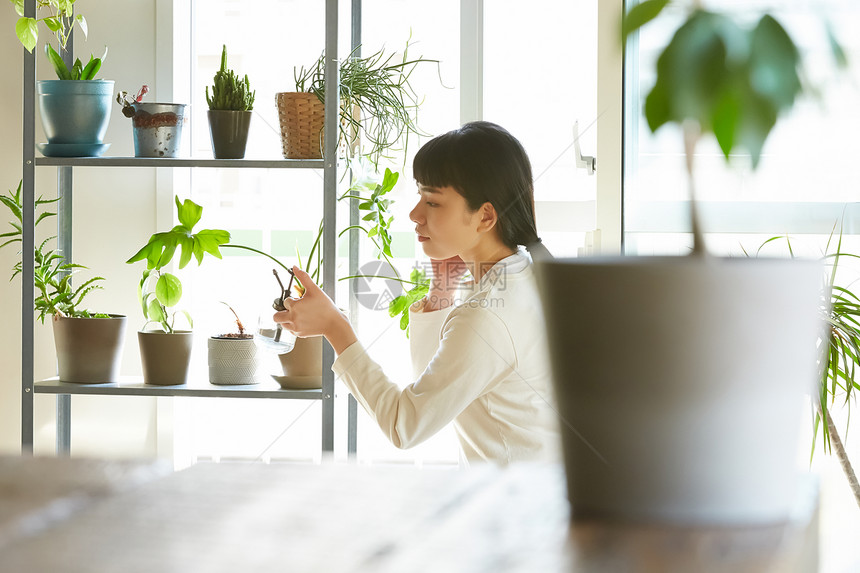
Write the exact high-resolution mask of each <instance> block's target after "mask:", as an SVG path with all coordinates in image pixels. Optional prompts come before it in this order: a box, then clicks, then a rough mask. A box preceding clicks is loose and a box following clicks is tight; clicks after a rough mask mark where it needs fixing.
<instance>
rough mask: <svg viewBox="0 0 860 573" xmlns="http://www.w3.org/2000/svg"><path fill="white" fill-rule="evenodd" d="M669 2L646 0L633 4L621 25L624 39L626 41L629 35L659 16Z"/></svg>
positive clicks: (666, 0)
mask: <svg viewBox="0 0 860 573" xmlns="http://www.w3.org/2000/svg"><path fill="white" fill-rule="evenodd" d="M668 4H669V0H645V2H641V3H639V4H636V5H635V6H633V7H632V8H631V9H630V11H629V12H627V15H626V16H625V17H624V20H623V23H622V25H621V39H622V41H626V40H627V36H629V35H630V34H631V33H633V32H635V31H636V30H638V29H639V28H641V27H642V26H644V25H645V24H647V23H648V22H650V21H651V20H653V19H654V18H656V17H657V16H659V15H660V13H661V12H662V11H663V8H665V7H666V6H667V5H668Z"/></svg>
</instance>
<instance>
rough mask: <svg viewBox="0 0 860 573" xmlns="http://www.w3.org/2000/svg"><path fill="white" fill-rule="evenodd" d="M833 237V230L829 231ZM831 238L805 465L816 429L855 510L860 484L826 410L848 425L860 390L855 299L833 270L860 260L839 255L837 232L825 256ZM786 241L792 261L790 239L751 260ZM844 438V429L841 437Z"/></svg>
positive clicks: (858, 303)
mask: <svg viewBox="0 0 860 573" xmlns="http://www.w3.org/2000/svg"><path fill="white" fill-rule="evenodd" d="M834 233H835V227H834ZM834 233H831V235H830V237H829V238H828V240H827V246H826V248H825V254H824V262H825V264H826V266H827V267H828V272H827V276H826V278H825V282H824V286H823V288H822V292H821V306H820V309H821V318H822V320H823V321H824V322H825V324H826V325H827V330H826V336H827V339H826V340H822V343H823V344H826V346H825V348H823V349H822V352H821V359H820V362H819V368H818V380H819V385H818V391H817V394H816V396H815V397H813V435H812V451H811V453H810V463H811V462H812V456H813V455H814V453H815V443H816V441H817V439H818V433H819V429H820V430H821V437H822V440H823V444H824V445H823V448H824V451H825V452H826V453H829V454H833V453H834V452H835V454H836V458H837V459H838V460H839V465H840V466H841V467H842V471H843V473H845V477H846V478H847V479H848V485H849V487H850V488H851V491H852V493H853V494H854V499H855V500H856V501H857V504H858V506H860V482H858V480H857V475H856V474H855V473H854V468H853V466H852V465H851V461H850V460H849V459H848V454H847V452H846V450H845V445H844V443H843V441H842V438H841V437H840V436H839V431H838V429H837V427H836V424H835V423H834V421H833V418H832V416H831V415H830V411H831V410H832V408H833V407H835V406H837V401H838V403H839V405H841V406H842V407H845V408H847V409H848V412H849V420H850V411H851V402H852V399H856V394H853V393H854V392H856V391H858V390H860V383H858V380H857V374H860V372H858V368H860V297H858V295H857V294H855V293H854V292H853V291H852V290H851V288H850V285H849V286H842V285H839V284H837V282H836V281H837V270H838V269H839V263H840V260H841V259H844V258H849V259H860V256H858V255H855V254H853V253H846V252H844V251H843V250H842V233H841V231H840V233H839V235H838V239H837V242H836V248H835V251H834V252H832V253H831V252H830V246H831V242H832V240H833V236H834ZM782 239H785V242H786V245H787V247H788V251H789V254H790V255H791V256H792V258H793V257H794V251H793V249H792V247H791V240H790V239H789V238H788V237H787V236H786V237H771V238H770V239H768V240H767V241H765V242H764V243H762V245H761V246H760V247H759V249H758V251H757V252H756V255H758V253H759V252H760V251H761V249H762V248H763V247H764V246H765V245H767V244H768V243H771V242H773V241H778V240H782ZM847 433H848V426H847V424H846V428H845V434H847Z"/></svg>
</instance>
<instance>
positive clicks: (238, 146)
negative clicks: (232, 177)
mask: <svg viewBox="0 0 860 573" xmlns="http://www.w3.org/2000/svg"><path fill="white" fill-rule="evenodd" d="M250 127H251V112H250V111H233V110H215V109H210V110H209V135H210V136H211V138H212V154H213V155H214V156H215V159H242V158H243V157H245V146H246V145H247V144H248V129H249V128H250Z"/></svg>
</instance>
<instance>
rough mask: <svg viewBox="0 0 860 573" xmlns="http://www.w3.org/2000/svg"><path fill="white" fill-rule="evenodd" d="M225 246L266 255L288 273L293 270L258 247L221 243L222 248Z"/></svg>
mask: <svg viewBox="0 0 860 573" xmlns="http://www.w3.org/2000/svg"><path fill="white" fill-rule="evenodd" d="M226 247H230V248H232V249H244V250H246V251H251V252H252V253H257V254H258V255H263V256H264V257H267V258H269V259H271V260H272V261H274V262H275V263H276V264H277V265H279V266H280V267H281V268H282V269H284V270H285V271H287V272H288V273H290V274H292V272H293V271H292V269H289V268H287V265H285V264H284V263H282V262H281V261H279V260H278V259H276V258H275V257H273V256H272V255H270V254H269V253H266V252H263V251H260V250H258V249H255V248H254V247H246V246H245V245H234V244H232V243H227V244H225V245H221V248H222V249H224V248H226Z"/></svg>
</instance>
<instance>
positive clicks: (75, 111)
mask: <svg viewBox="0 0 860 573" xmlns="http://www.w3.org/2000/svg"><path fill="white" fill-rule="evenodd" d="M113 85H114V82H113V80H77V81H76V80H39V81H38V82H36V91H37V93H38V94H39V108H40V109H41V116H42V127H43V128H44V129H45V136H46V137H47V138H48V143H87V144H99V143H102V142H103V141H104V137H105V133H106V132H107V128H108V123H109V122H110V109H111V100H112V99H113Z"/></svg>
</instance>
